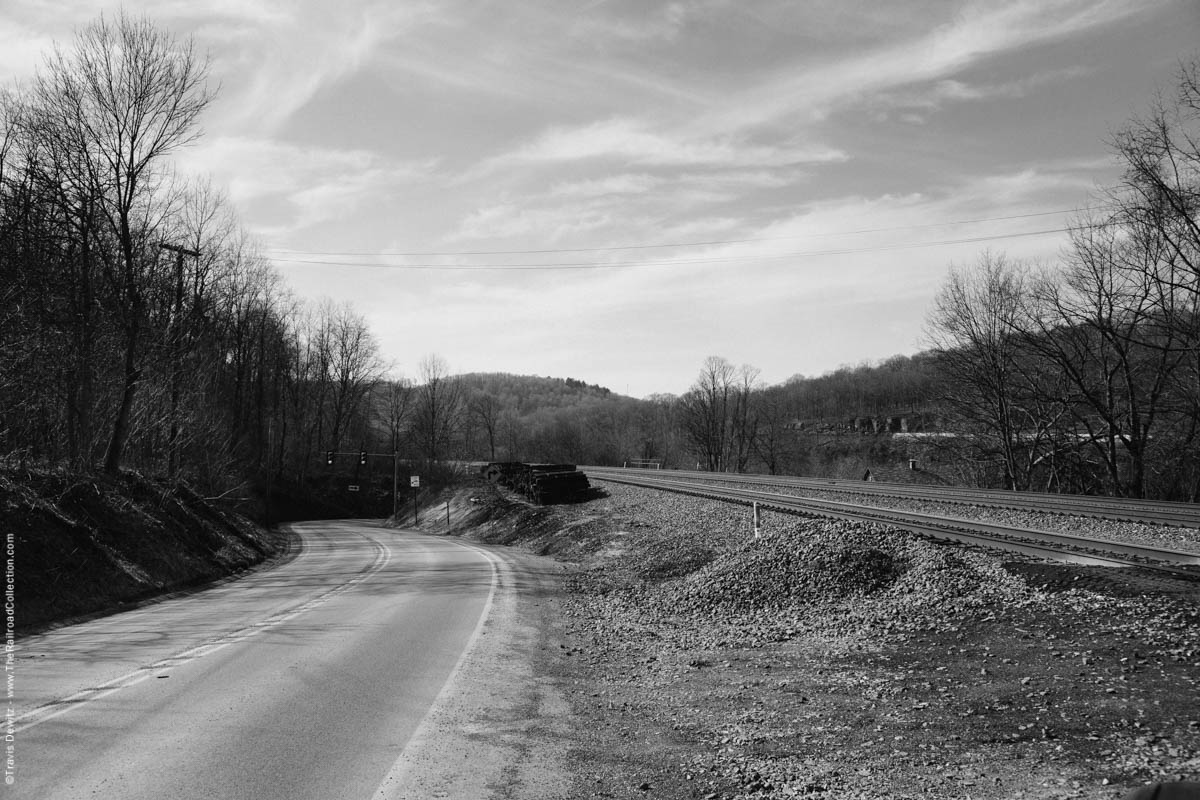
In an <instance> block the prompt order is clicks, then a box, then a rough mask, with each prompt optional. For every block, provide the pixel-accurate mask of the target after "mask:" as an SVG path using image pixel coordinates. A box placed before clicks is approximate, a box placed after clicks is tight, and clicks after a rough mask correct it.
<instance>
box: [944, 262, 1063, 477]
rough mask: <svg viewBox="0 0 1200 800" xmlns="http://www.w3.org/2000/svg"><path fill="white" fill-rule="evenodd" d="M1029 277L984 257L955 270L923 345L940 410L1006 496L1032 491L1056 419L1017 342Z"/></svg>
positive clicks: (1033, 364) (1032, 362)
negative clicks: (999, 478) (938, 387)
mask: <svg viewBox="0 0 1200 800" xmlns="http://www.w3.org/2000/svg"><path fill="white" fill-rule="evenodd" d="M1028 280H1029V279H1028V269H1027V268H1026V267H1025V266H1024V265H1022V264H1019V263H1014V262H1012V261H1009V260H1008V259H1007V258H1006V257H1005V256H1004V255H1003V254H999V255H997V254H993V253H984V254H983V256H981V257H980V259H979V262H978V264H976V265H975V267H974V268H973V269H971V270H966V269H957V268H952V269H951V271H950V275H949V277H948V278H947V279H946V283H945V284H944V285H943V286H942V289H941V291H940V292H939V293H938V294H937V296H936V298H935V299H934V304H933V309H932V311H931V312H930V316H929V321H928V324H927V327H926V338H927V340H928V341H929V342H930V343H931V344H932V346H933V348H934V351H935V352H936V354H937V364H938V366H939V369H940V372H941V375H942V380H943V386H944V388H945V391H944V393H943V397H942V403H943V404H944V405H945V407H946V408H948V409H949V410H950V411H951V412H952V413H953V415H954V416H955V417H956V418H957V420H958V421H959V422H960V423H961V427H962V430H961V433H962V434H963V435H965V436H966V437H967V439H968V440H969V441H970V443H971V448H972V449H973V450H974V451H975V453H976V454H977V456H978V457H979V458H981V459H983V460H984V461H985V462H998V463H999V465H1000V467H1001V469H1002V472H1003V481H1004V485H1005V488H1008V489H1017V490H1024V489H1028V488H1029V487H1030V483H1031V482H1032V479H1033V477H1032V476H1033V472H1034V469H1035V467H1036V466H1037V465H1038V464H1039V462H1040V460H1041V459H1042V458H1043V457H1045V456H1046V455H1047V449H1048V448H1049V447H1051V446H1052V441H1051V440H1052V437H1051V432H1052V429H1053V426H1054V424H1055V423H1056V422H1057V421H1058V420H1057V417H1058V416H1059V415H1060V414H1061V405H1062V402H1063V401H1062V399H1061V398H1053V397H1051V398H1049V399H1050V401H1051V403H1050V404H1052V403H1053V402H1055V401H1056V400H1057V402H1058V403H1059V410H1057V411H1056V410H1054V409H1052V408H1048V405H1050V404H1047V403H1043V402H1041V400H1042V395H1041V394H1040V393H1039V392H1038V391H1037V389H1038V384H1039V383H1040V379H1039V378H1037V377H1035V376H1036V373H1037V371H1038V358H1037V357H1036V356H1035V354H1034V353H1033V351H1032V350H1031V349H1030V348H1029V347H1028V346H1027V345H1026V343H1025V340H1024V339H1023V338H1022V337H1021V335H1020V325H1019V323H1021V321H1022V320H1023V319H1024V318H1025V317H1026V316H1027V306H1028V296H1029V291H1028Z"/></svg>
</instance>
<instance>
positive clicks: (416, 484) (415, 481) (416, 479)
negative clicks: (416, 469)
mask: <svg viewBox="0 0 1200 800" xmlns="http://www.w3.org/2000/svg"><path fill="white" fill-rule="evenodd" d="M408 485H409V486H411V487H412V488H414V489H417V488H420V486H421V476H420V475H413V476H412V477H410V478H409V479H408Z"/></svg>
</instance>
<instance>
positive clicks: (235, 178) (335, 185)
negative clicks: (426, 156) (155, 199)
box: [181, 136, 437, 236]
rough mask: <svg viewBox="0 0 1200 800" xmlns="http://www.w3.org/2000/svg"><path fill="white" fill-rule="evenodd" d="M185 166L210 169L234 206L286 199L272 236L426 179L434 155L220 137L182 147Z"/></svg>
mask: <svg viewBox="0 0 1200 800" xmlns="http://www.w3.org/2000/svg"><path fill="white" fill-rule="evenodd" d="M181 162H182V165H183V167H184V169H185V170H187V171H189V172H192V173H198V174H209V175H212V176H213V177H214V179H215V180H216V181H217V182H218V183H220V184H222V185H225V186H227V187H228V190H229V195H230V199H231V200H232V201H233V202H234V204H235V205H238V206H240V207H243V208H246V207H250V206H252V205H254V204H255V202H256V201H260V200H270V199H274V200H276V201H280V200H282V201H284V202H286V203H287V204H288V205H289V207H290V209H291V211H290V213H289V215H288V216H289V220H288V222H286V223H284V224H283V225H281V226H280V225H276V226H273V228H272V230H271V232H272V233H273V234H274V235H276V236H281V235H286V234H287V233H288V232H290V231H293V230H295V229H297V228H301V227H304V226H306V225H310V224H313V223H316V222H320V221H322V220H329V219H337V218H339V217H344V216H346V215H348V214H351V213H353V212H354V211H355V210H358V209H362V208H363V207H364V206H366V205H367V204H369V203H372V202H376V203H377V202H379V200H380V198H381V197H382V196H385V195H387V194H389V193H391V192H395V191H397V190H399V188H401V187H403V186H405V185H407V184H411V183H412V182H414V181H422V180H425V179H427V178H428V177H429V176H430V175H431V174H432V173H433V171H434V170H435V168H436V166H437V162H436V161H435V160H432V159H430V160H424V161H396V160H393V159H389V158H386V157H384V156H381V155H379V154H377V153H373V152H369V151H366V150H337V149H332V148H321V147H314V146H300V145H292V144H287V143H283V142H278V141H274V140H270V139H262V138H250V137H241V136H221V137H217V138H214V139H208V140H203V141H202V144H199V145H197V146H195V147H193V148H190V149H188V150H186V151H184V153H183V155H182V157H181Z"/></svg>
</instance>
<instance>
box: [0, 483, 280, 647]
mask: <svg viewBox="0 0 1200 800" xmlns="http://www.w3.org/2000/svg"><path fill="white" fill-rule="evenodd" d="M0 532H3V534H4V536H5V547H6V552H7V555H6V558H7V559H12V561H13V579H14V581H15V582H14V586H13V589H14V591H13V596H14V600H15V605H16V625H17V629H18V631H20V632H22V633H28V632H32V631H36V630H39V629H43V628H46V627H48V626H51V625H53V624H55V623H58V622H62V621H65V620H68V619H74V618H78V617H84V616H90V615H95V614H103V613H108V612H111V611H115V610H118V609H120V608H122V607H123V606H126V605H128V604H131V603H137V602H141V601H145V600H147V599H149V598H152V597H156V596H159V595H162V594H165V593H168V592H172V591H177V590H182V589H186V588H189V587H194V586H198V585H202V584H205V583H209V582H211V581H214V580H217V579H220V578H224V577H226V576H229V575H232V574H234V573H236V572H239V571H241V570H244V569H246V568H249V567H251V566H254V565H255V564H258V563H260V562H262V561H263V560H265V559H267V558H270V557H273V556H276V555H279V554H281V553H282V552H284V551H286V549H287V542H288V539H287V535H286V534H283V533H277V532H270V531H267V530H264V529H262V528H260V527H258V526H257V525H254V524H252V523H250V522H248V521H247V520H245V519H244V518H242V517H240V516H238V515H236V514H233V513H231V512H228V511H225V510H222V509H220V508H217V507H215V506H214V505H212V504H209V503H207V502H205V501H204V499H203V498H201V497H199V496H197V495H196V494H195V493H194V492H192V491H191V490H189V489H188V488H187V487H186V486H181V485H174V484H166V483H162V482H156V481H153V480H149V479H147V478H143V477H142V476H140V475H133V474H125V475H121V476H118V477H115V478H102V477H96V476H83V475H78V474H71V473H67V472H28V471H24V470H22V471H16V470H9V471H5V472H0Z"/></svg>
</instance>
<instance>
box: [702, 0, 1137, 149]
mask: <svg viewBox="0 0 1200 800" xmlns="http://www.w3.org/2000/svg"><path fill="white" fill-rule="evenodd" d="M1142 10H1144V8H1143V7H1142V6H1141V4H1139V3H1136V2H1131V0H1054V1H1053V2H1046V0H1017V1H1016V2H1008V3H995V2H974V3H970V4H968V5H967V6H966V7H965V8H963V9H962V10H961V11H960V12H959V14H958V15H957V16H956V17H955V19H954V20H953V21H952V22H950V23H947V24H945V25H942V26H939V27H937V28H935V29H933V30H931V31H928V32H927V33H925V34H923V35H921V36H919V37H916V38H912V39H909V40H905V41H901V42H898V43H888V44H886V45H884V46H881V47H877V48H876V49H873V50H871V51H869V52H866V53H862V54H856V55H853V56H851V57H848V58H842V59H839V60H835V61H832V62H823V63H819V64H818V65H817V66H815V67H806V66H804V65H799V66H797V65H789V67H788V68H787V69H785V70H783V71H781V72H780V73H779V74H778V75H777V76H776V77H775V78H773V79H767V80H764V81H762V82H761V85H760V86H759V87H758V88H756V89H754V90H751V91H749V92H747V93H746V95H745V96H744V97H743V98H742V100H741V101H740V102H737V103H734V104H731V105H730V106H729V107H728V108H725V109H721V110H718V111H716V112H714V113H712V114H710V115H708V116H707V117H706V118H705V120H704V123H703V126H704V129H708V130H718V131H724V132H729V131H735V130H744V129H747V128H753V127H756V126H760V125H767V124H773V123H778V122H781V121H785V120H797V119H799V120H808V121H815V120H820V119H823V118H824V117H825V116H827V115H828V114H829V113H830V112H831V111H832V110H834V109H836V108H838V107H841V106H844V105H848V104H852V103H858V102H862V101H863V100H866V99H867V98H873V97H874V96H875V95H876V94H878V93H881V92H885V91H888V90H891V89H894V88H896V87H902V86H908V85H912V84H919V83H924V82H928V81H938V80H941V79H948V78H949V77H950V76H952V75H954V74H955V73H957V72H959V71H960V70H962V69H964V68H965V67H967V66H969V65H970V64H972V63H975V62H977V61H979V60H981V59H983V58H985V57H990V56H994V55H996V54H999V53H1002V52H1006V51H1010V50H1015V49H1018V48H1022V47H1027V46H1029V45H1031V44H1036V43H1042V42H1047V41H1054V40H1058V39H1064V38H1067V37H1071V36H1074V35H1077V34H1079V33H1081V32H1083V31H1086V30H1088V29H1091V28H1095V27H1099V26H1103V25H1110V24H1113V23H1115V22H1118V21H1120V20H1122V19H1124V18H1126V17H1128V16H1131V15H1133V14H1136V13H1138V12H1139V11H1142ZM946 88H947V89H954V88H955V85H954V84H947V85H946Z"/></svg>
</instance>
